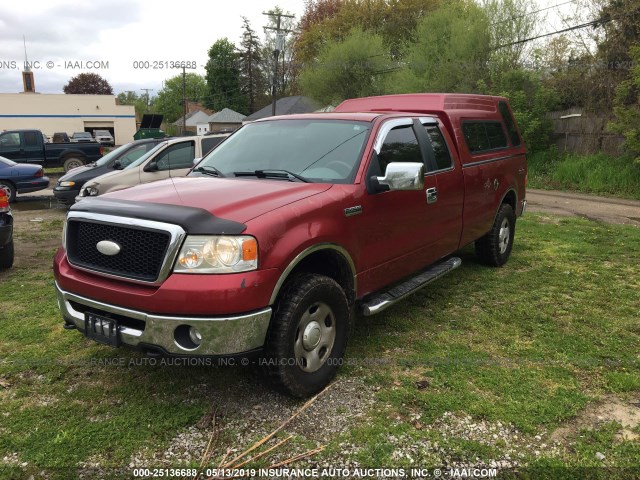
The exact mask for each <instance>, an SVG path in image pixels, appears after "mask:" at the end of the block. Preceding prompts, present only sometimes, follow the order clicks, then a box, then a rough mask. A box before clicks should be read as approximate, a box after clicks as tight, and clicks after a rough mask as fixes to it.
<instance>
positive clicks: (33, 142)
mask: <svg viewBox="0 0 640 480" xmlns="http://www.w3.org/2000/svg"><path fill="white" fill-rule="evenodd" d="M24 144H25V145H26V146H27V147H37V146H38V137H37V136H36V132H24Z"/></svg>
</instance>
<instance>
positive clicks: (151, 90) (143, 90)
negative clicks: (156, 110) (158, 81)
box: [140, 88, 153, 112]
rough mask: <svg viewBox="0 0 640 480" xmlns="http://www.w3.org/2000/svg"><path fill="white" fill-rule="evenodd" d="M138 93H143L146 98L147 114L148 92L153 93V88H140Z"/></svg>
mask: <svg viewBox="0 0 640 480" xmlns="http://www.w3.org/2000/svg"><path fill="white" fill-rule="evenodd" d="M140 91H142V92H145V93H146V96H147V112H148V111H149V92H153V88H141V89H140Z"/></svg>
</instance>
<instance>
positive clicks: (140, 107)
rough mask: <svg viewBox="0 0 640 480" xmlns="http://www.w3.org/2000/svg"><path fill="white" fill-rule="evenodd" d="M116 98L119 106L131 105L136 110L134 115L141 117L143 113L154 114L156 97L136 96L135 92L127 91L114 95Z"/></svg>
mask: <svg viewBox="0 0 640 480" xmlns="http://www.w3.org/2000/svg"><path fill="white" fill-rule="evenodd" d="M116 98H117V99H118V101H119V102H120V105H133V106H134V107H135V109H136V115H138V117H141V116H142V115H143V114H145V113H151V112H154V111H155V109H154V105H153V103H154V101H155V99H156V97H153V96H149V97H147V95H146V94H145V95H138V94H137V93H136V92H133V91H131V90H128V91H126V92H120V93H119V94H118V95H116Z"/></svg>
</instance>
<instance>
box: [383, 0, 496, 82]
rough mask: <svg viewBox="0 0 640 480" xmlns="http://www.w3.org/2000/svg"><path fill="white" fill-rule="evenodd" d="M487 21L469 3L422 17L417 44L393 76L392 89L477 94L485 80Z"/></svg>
mask: <svg viewBox="0 0 640 480" xmlns="http://www.w3.org/2000/svg"><path fill="white" fill-rule="evenodd" d="M489 42H490V34H489V22H488V19H487V17H486V15H485V13H484V11H483V10H482V8H480V7H479V6H478V5H476V4H475V3H474V2H472V1H456V2H451V3H448V4H446V5H443V6H441V7H439V8H438V9H436V10H435V11H434V12H433V13H432V14H430V15H427V16H425V17H423V18H422V19H421V20H420V22H419V23H418V26H417V28H416V41H415V42H414V43H412V44H411V45H410V46H409V47H408V48H407V51H406V54H405V56H404V64H405V68H403V69H402V70H400V71H398V72H397V73H396V74H394V75H393V79H392V81H391V85H392V89H393V90H394V91H395V92H396V93H408V92H466V93H472V92H474V91H477V84H478V81H480V80H485V81H486V80H488V78H487V75H488V70H487V64H488V60H489Z"/></svg>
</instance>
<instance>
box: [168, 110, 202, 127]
mask: <svg viewBox="0 0 640 480" xmlns="http://www.w3.org/2000/svg"><path fill="white" fill-rule="evenodd" d="M185 119H186V128H184V129H183V128H182V126H183V122H184V121H185ZM208 119H209V115H208V114H207V113H206V112H203V111H202V110H195V111H191V112H189V113H187V115H186V117H180V118H178V120H176V121H175V122H173V125H175V126H176V127H178V130H179V131H187V132H191V133H197V128H198V124H201V123H207V120H208Z"/></svg>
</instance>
